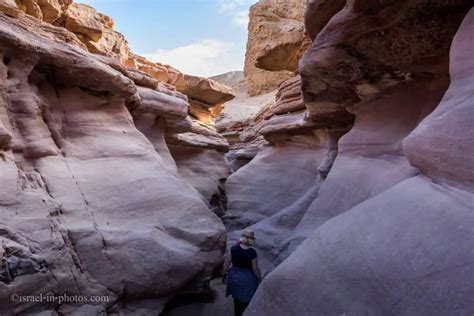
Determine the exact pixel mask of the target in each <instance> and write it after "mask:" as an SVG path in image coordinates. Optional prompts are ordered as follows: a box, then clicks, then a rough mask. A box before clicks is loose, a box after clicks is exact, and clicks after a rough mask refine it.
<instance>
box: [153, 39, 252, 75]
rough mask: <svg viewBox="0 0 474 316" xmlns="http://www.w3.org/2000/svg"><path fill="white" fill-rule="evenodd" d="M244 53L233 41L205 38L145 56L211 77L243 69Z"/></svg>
mask: <svg viewBox="0 0 474 316" xmlns="http://www.w3.org/2000/svg"><path fill="white" fill-rule="evenodd" d="M244 54H245V52H242V51H241V49H236V48H235V45H234V44H233V43H229V42H223V41H219V40H216V39H205V40H200V41H197V42H194V43H190V44H188V45H184V46H180V47H176V48H172V49H169V50H164V49H158V50H157V51H155V52H153V53H150V54H145V55H144V57H146V58H148V59H149V60H151V61H154V62H159V63H164V64H169V65H171V66H173V67H176V68H177V69H179V70H181V71H182V72H184V73H187V74H192V75H198V76H203V77H210V76H213V75H218V74H222V73H225V72H228V71H235V70H242V69H243V63H244V57H243V56H244Z"/></svg>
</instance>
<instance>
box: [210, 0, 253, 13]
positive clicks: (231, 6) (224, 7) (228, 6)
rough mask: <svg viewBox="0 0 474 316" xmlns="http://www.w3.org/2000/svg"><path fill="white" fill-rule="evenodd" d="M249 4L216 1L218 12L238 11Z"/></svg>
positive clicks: (244, 2) (243, 1)
mask: <svg viewBox="0 0 474 316" xmlns="http://www.w3.org/2000/svg"><path fill="white" fill-rule="evenodd" d="M248 2H250V1H249V0H217V6H218V8H219V12H221V13H223V12H228V11H233V10H236V9H239V8H240V7H241V6H243V5H245V4H246V3H248Z"/></svg>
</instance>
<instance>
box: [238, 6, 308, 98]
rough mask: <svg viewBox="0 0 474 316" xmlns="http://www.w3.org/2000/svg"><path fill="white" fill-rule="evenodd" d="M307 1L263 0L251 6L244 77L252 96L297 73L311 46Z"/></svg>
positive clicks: (276, 85)
mask: <svg viewBox="0 0 474 316" xmlns="http://www.w3.org/2000/svg"><path fill="white" fill-rule="evenodd" d="M305 6H306V0H288V1H279V0H260V1H259V2H258V3H256V4H254V5H253V6H252V7H251V8H250V21H249V25H248V30H249V37H248V42H247V52H246V56H245V69H244V72H245V78H246V80H247V83H248V92H249V94H250V95H259V94H262V93H267V92H270V91H272V90H274V89H276V88H277V87H278V85H279V84H280V83H281V82H282V81H283V80H286V79H289V78H291V77H293V76H294V74H295V72H296V71H297V69H298V60H299V59H300V57H301V55H302V54H303V52H304V50H305V49H306V48H307V46H308V45H309V39H308V37H307V36H306V34H305V32H304V23H303V19H304V12H305Z"/></svg>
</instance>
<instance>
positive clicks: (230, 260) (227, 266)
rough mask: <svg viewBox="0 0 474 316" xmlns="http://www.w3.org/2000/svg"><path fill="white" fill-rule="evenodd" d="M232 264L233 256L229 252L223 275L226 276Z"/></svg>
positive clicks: (226, 256)
mask: <svg viewBox="0 0 474 316" xmlns="http://www.w3.org/2000/svg"><path fill="white" fill-rule="evenodd" d="M231 263H232V254H231V253H230V251H227V253H226V255H225V259H224V265H223V267H222V274H226V273H227V270H229V267H230V264H231Z"/></svg>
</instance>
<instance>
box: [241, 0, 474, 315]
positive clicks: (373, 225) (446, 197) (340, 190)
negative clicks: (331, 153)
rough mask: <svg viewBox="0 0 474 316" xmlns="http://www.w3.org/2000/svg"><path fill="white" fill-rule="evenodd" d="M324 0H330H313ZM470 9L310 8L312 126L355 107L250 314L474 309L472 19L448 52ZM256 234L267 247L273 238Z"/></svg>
mask: <svg viewBox="0 0 474 316" xmlns="http://www.w3.org/2000/svg"><path fill="white" fill-rule="evenodd" d="M318 2H321V3H323V4H322V5H324V3H326V2H324V1H314V2H310V3H318ZM470 7H471V4H470V3H469V2H468V1H465V2H462V1H461V2H441V1H440V2H436V3H433V2H427V1H404V2H396V3H395V2H394V3H383V4H382V3H375V2H370V3H367V2H363V1H357V0H355V1H348V2H347V4H346V6H345V7H344V8H343V9H342V11H340V12H339V13H337V14H336V15H334V16H333V17H332V18H331V19H329V18H328V16H327V15H326V13H328V12H332V13H331V14H334V13H335V11H337V10H336V8H331V9H330V10H329V9H328V11H324V10H323V11H322V12H321V11H318V10H315V9H309V10H308V14H307V17H306V25H307V28H308V30H310V33H312V34H311V35H312V37H313V38H314V41H313V44H312V47H311V48H310V49H308V51H307V52H306V53H305V55H304V57H303V59H302V60H301V62H300V73H301V77H302V90H303V96H304V101H305V103H306V107H307V110H306V121H316V120H320V119H326V118H334V117H337V116H338V115H340V113H343V112H344V111H350V112H351V113H353V114H354V115H355V123H354V127H353V128H352V129H351V130H350V132H349V133H347V134H346V135H344V136H343V137H342V138H341V139H340V141H339V144H338V154H337V157H336V158H335V161H334V164H333V166H332V168H331V171H330V172H329V174H328V175H327V178H326V179H325V180H324V181H323V182H322V183H321V184H320V188H319V192H318V193H317V194H315V195H314V196H313V197H311V200H310V201H309V203H308V204H310V205H309V207H307V208H306V210H305V211H304V214H303V215H302V216H301V217H300V218H301V220H300V221H299V222H298V223H296V224H293V225H294V226H296V228H295V229H294V230H293V231H289V232H288V234H287V235H286V237H284V238H282V237H281V236H278V237H275V236H276V235H273V236H274V237H275V238H279V241H280V242H281V244H280V245H281V246H280V248H279V251H275V254H276V256H278V257H279V258H278V259H277V261H279V262H281V261H283V262H282V263H281V264H280V265H279V266H278V267H277V268H276V269H275V270H274V271H272V272H271V273H270V274H269V275H268V276H267V278H266V279H265V280H264V282H263V283H262V285H261V286H260V288H259V289H258V291H257V294H256V296H255V297H254V299H253V300H252V303H251V304H250V306H249V309H248V311H247V313H248V314H249V315H266V314H274V315H287V314H288V313H290V312H291V313H296V314H314V313H319V314H322V315H332V314H343V313H346V314H357V315H358V314H380V315H414V314H418V315H425V314H433V315H447V314H469V313H471V312H472V311H473V310H474V306H473V305H472V304H471V303H470V302H471V301H470V297H471V296H472V293H473V291H474V288H473V287H472V283H473V280H472V277H471V276H472V268H471V265H470V264H469V262H472V260H473V259H474V253H473V252H472V250H471V249H470V248H471V247H470V245H471V244H472V243H473V236H474V231H473V230H472V227H473V224H474V217H473V216H472V207H471V206H472V205H474V195H473V194H472V193H473V192H474V191H473V184H474V183H473V181H472V179H471V178H470V174H471V173H470V172H469V171H468V170H471V169H472V166H473V164H474V162H473V161H472V159H470V158H469V157H470V156H472V154H471V153H470V148H472V141H471V138H472V137H471V136H470V135H471V134H472V131H471V129H472V128H471V125H472V124H469V123H468V122H467V121H468V119H467V118H468V117H469V113H470V111H471V110H472V109H471V108H472V106H469V105H470V104H471V103H472V97H471V95H470V94H469V92H468V91H469V89H470V88H468V87H470V86H472V82H471V81H472V75H470V74H472V72H473V68H472V57H470V55H469V53H468V52H469V51H471V50H472V48H473V47H474V46H473V45H474V43H473V41H472V35H470V33H469V30H470V29H471V28H472V25H473V23H474V15H473V13H472V11H471V13H469V14H468V15H467V17H466V18H465V19H464V22H463V24H462V25H461V27H460V28H459V31H458V32H457V34H456V36H455V38H454V41H453V43H452V46H451V41H452V38H453V36H454V33H455V32H456V30H458V27H459V24H460V22H461V21H462V20H463V18H464V16H465V13H466V12H467V11H468V10H469V8H470ZM318 12H319V13H318ZM331 14H329V13H328V15H331ZM321 16H323V21H329V22H328V23H327V24H326V25H325V26H324V28H322V27H321V20H319V19H320V18H321ZM389 17H390V18H389ZM313 24H314V25H313ZM318 32H319V33H318ZM316 33H318V34H316ZM414 38H416V40H414ZM450 46H451V50H450V60H449V61H448V51H449V47H450ZM461 65H462V66H461ZM448 66H449V68H450V72H448ZM450 79H451V80H450ZM450 81H451V83H450V84H449V82H450ZM448 85H449V89H448V90H447V92H446V88H447V87H448ZM443 94H444V96H443ZM341 111H342V112H341ZM336 113H339V114H337V115H336ZM430 113H431V114H430ZM448 143H449V145H448ZM295 204H296V203H295ZM295 204H294V205H295ZM306 206H307V205H303V207H299V208H298V209H299V210H300V212H301V209H302V208H304V207H306ZM286 209H288V207H286ZM260 225H263V222H262V224H260ZM254 227H257V228H258V224H256V225H255V226H254ZM261 230H262V232H263V233H262V235H263V237H264V238H263V239H264V246H265V245H266V244H267V241H268V240H269V239H268V238H267V236H268V235H269V234H270V233H269V232H267V230H266V227H262V228H261ZM257 236H259V235H258V231H257ZM257 238H258V237H257ZM298 245H299V246H298ZM297 246H298V247H297ZM272 249H275V248H272ZM288 255H289V256H288ZM270 302H271V303H270Z"/></svg>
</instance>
